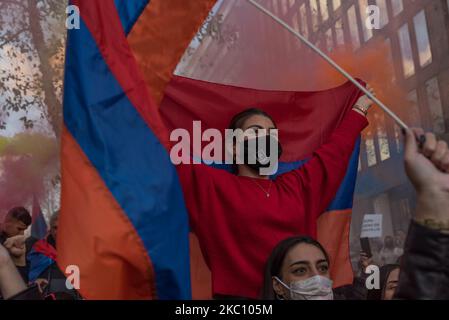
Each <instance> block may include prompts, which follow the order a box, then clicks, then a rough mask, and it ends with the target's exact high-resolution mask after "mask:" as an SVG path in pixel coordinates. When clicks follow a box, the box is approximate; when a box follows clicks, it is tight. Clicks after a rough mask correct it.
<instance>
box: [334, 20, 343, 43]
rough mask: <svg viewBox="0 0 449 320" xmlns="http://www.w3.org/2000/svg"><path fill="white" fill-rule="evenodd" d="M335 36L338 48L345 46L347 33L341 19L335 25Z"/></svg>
mask: <svg viewBox="0 0 449 320" xmlns="http://www.w3.org/2000/svg"><path fill="white" fill-rule="evenodd" d="M335 35H336V41H337V45H338V46H340V45H343V44H345V32H344V30H343V23H342V22H341V19H339V20H338V21H337V22H336V23H335Z"/></svg>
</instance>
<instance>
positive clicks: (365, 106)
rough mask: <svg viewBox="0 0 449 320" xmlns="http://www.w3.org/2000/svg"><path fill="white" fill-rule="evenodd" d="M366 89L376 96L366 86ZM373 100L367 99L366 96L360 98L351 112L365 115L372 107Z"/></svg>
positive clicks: (368, 86)
mask: <svg viewBox="0 0 449 320" xmlns="http://www.w3.org/2000/svg"><path fill="white" fill-rule="evenodd" d="M366 89H367V90H368V91H369V92H370V93H371V94H372V95H373V96H376V93H375V91H374V89H373V88H372V87H371V86H370V85H369V84H368V85H367V86H366ZM373 103H374V102H373V100H371V99H370V98H368V96H367V95H364V96H361V97H360V98H359V99H358V100H357V102H356V103H355V105H354V108H353V110H354V111H357V112H358V113H360V114H363V115H365V116H366V115H367V113H368V110H369V108H371V106H372V105H373Z"/></svg>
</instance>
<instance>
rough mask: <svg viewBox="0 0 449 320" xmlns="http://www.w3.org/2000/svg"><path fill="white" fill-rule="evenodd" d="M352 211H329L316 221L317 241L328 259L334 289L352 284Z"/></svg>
mask: <svg viewBox="0 0 449 320" xmlns="http://www.w3.org/2000/svg"><path fill="white" fill-rule="evenodd" d="M351 214H352V210H351V209H348V210H341V211H329V212H326V213H324V214H322V215H321V216H320V218H319V219H318V228H317V229H318V241H319V242H320V243H321V244H322V245H323V246H324V248H325V249H326V251H327V253H328V254H329V258H330V274H331V278H332V280H333V281H334V287H335V288H336V287H341V286H344V285H348V284H352V283H353V278H354V273H353V270H352V265H351V259H350V256H349V254H350V251H349V235H350V228H351Z"/></svg>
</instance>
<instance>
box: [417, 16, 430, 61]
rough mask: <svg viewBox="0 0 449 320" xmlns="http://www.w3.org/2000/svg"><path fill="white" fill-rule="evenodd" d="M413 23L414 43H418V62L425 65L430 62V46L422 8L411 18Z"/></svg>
mask: <svg viewBox="0 0 449 320" xmlns="http://www.w3.org/2000/svg"><path fill="white" fill-rule="evenodd" d="M413 24H414V25H415V33H416V43H417V44H418V52H419V64H420V65H421V67H425V66H427V65H429V64H431V63H432V50H431V48H430V42H429V33H428V32H427V21H426V14H425V13H424V10H421V12H420V13H418V14H417V15H416V16H415V17H414V18H413Z"/></svg>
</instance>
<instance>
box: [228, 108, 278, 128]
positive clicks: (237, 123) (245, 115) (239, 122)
mask: <svg viewBox="0 0 449 320" xmlns="http://www.w3.org/2000/svg"><path fill="white" fill-rule="evenodd" d="M252 116H264V117H266V118H268V119H270V120H271V121H272V122H273V123H274V126H275V127H276V123H275V122H274V120H273V118H272V117H271V116H270V115H269V114H268V113H266V112H265V111H263V110H262V109H258V108H248V109H246V110H243V111H242V112H240V113H238V114H236V115H235V116H234V117H233V118H232V120H231V123H230V124H229V126H228V129H232V130H235V129H241V128H242V127H243V124H244V123H245V121H246V120H247V119H249V118H250V117H252Z"/></svg>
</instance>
